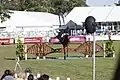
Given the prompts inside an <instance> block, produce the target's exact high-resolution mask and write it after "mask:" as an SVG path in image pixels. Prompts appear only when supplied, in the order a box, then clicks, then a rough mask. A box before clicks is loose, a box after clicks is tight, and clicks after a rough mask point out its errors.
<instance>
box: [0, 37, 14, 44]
mask: <svg viewBox="0 0 120 80" xmlns="http://www.w3.org/2000/svg"><path fill="white" fill-rule="evenodd" d="M0 44H2V45H7V44H14V39H13V38H1V39H0Z"/></svg>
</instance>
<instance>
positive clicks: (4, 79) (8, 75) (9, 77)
mask: <svg viewBox="0 0 120 80" xmlns="http://www.w3.org/2000/svg"><path fill="white" fill-rule="evenodd" d="M1 80H14V77H13V76H12V73H11V71H10V70H5V72H4V74H3V76H2V77H1Z"/></svg>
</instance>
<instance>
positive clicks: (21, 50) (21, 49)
mask: <svg viewBox="0 0 120 80" xmlns="http://www.w3.org/2000/svg"><path fill="white" fill-rule="evenodd" d="M17 42H18V43H17V47H16V56H17V57H19V59H20V60H22V59H23V58H24V45H23V43H22V41H21V38H20V36H18V40H17Z"/></svg>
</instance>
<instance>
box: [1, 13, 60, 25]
mask: <svg viewBox="0 0 120 80" xmlns="http://www.w3.org/2000/svg"><path fill="white" fill-rule="evenodd" d="M11 12H13V13H12V14H10V15H11V18H10V19H9V20H7V21H5V22H3V23H2V24H1V25H0V26H1V27H3V26H12V27H13V26H14V27H16V26H22V27H25V26H32V27H34V26H42V27H44V26H53V25H59V17H58V16H57V15H54V14H51V13H45V12H26V11H11Z"/></svg>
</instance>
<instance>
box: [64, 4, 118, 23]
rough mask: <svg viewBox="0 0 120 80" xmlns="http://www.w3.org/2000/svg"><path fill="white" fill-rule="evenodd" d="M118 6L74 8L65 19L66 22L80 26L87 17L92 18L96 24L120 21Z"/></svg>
mask: <svg viewBox="0 0 120 80" xmlns="http://www.w3.org/2000/svg"><path fill="white" fill-rule="evenodd" d="M119 14H120V6H105V7H104V6H102V7H101V6H98V7H75V8H74V9H73V10H72V11H71V12H70V13H69V14H68V15H67V17H66V20H67V21H70V20H72V21H74V22H75V23H77V24H81V23H82V22H84V21H85V19H86V18H87V17H88V16H94V17H95V18H96V22H109V21H114V22H118V21H120V18H119V16H120V15H119Z"/></svg>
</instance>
